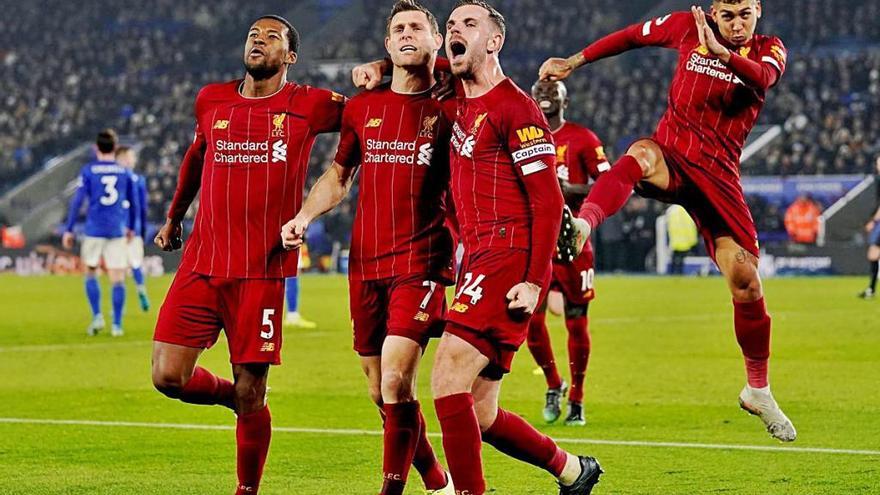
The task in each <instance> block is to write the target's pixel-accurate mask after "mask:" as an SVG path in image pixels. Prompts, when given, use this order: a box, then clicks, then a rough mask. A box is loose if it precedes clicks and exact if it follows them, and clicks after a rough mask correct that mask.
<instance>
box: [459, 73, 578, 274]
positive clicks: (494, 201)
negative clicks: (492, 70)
mask: <svg viewBox="0 0 880 495" xmlns="http://www.w3.org/2000/svg"><path fill="white" fill-rule="evenodd" d="M455 110H456V117H455V123H454V124H453V128H452V139H451V142H452V147H453V150H452V152H451V156H452V159H451V170H452V194H453V198H454V201H455V209H456V213H457V218H458V223H459V226H460V231H461V238H462V242H463V243H464V247H465V251H466V253H473V252H476V251H481V250H486V249H493V248H520V249H525V250H528V251H529V252H530V256H529V267H528V273H524V274H523V277H524V280H526V281H529V282H532V283H536V284H539V285H540V284H541V283H542V281H543V280H544V278H545V276H546V274H547V273H548V272H549V269H550V258H551V256H552V253H553V249H554V248H555V246H556V238H557V236H558V234H559V224H560V222H561V219H562V191H561V190H560V188H559V182H558V180H557V179H556V174H555V170H556V148H555V146H554V144H553V138H552V134H551V132H550V130H549V128H548V125H547V119H546V118H545V117H544V114H543V113H541V111H540V110H539V109H538V105H537V104H536V103H535V101H534V100H533V99H532V98H531V97H530V96H529V95H527V94H526V93H524V92H523V91H522V90H520V89H519V88H518V87H517V86H516V85H515V84H514V83H513V81H511V80H510V79H505V80H504V81H503V82H501V83H500V84H498V85H497V86H495V87H494V88H493V89H491V90H490V91H489V92H488V93H486V94H485V95H482V96H480V97H477V98H459V99H458V100H457V107H456V109H455Z"/></svg>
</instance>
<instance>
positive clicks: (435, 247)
mask: <svg viewBox="0 0 880 495" xmlns="http://www.w3.org/2000/svg"><path fill="white" fill-rule="evenodd" d="M449 131H450V124H449V121H448V119H447V118H446V116H445V115H444V112H443V108H442V104H441V103H438V102H437V101H436V100H434V99H433V98H431V92H430V91H427V92H424V93H420V94H399V93H395V92H394V91H392V90H391V87H390V84H386V85H383V86H381V87H379V88H377V89H376V90H373V91H365V92H363V93H361V94H359V95H357V96H355V97H354V98H352V99H351V101H350V102H349V103H348V105H347V106H346V109H345V112H344V113H343V116H342V130H341V134H340V140H339V148H338V150H337V153H336V163H338V164H340V165H342V166H344V167H358V166H359V167H360V172H359V174H360V178H359V189H358V204H357V212H356V213H355V220H354V227H353V231H352V239H351V250H350V251H349V252H350V259H349V276H350V277H351V278H352V279H355V280H377V279H383V278H389V277H396V276H400V275H408V274H414V273H424V274H426V275H427V276H429V277H435V278H437V279H438V281H441V282H446V283H449V282H451V281H452V278H453V268H452V253H453V247H452V236H451V234H450V232H449V229H448V228H446V225H445V221H446V201H447V191H448V189H449Z"/></svg>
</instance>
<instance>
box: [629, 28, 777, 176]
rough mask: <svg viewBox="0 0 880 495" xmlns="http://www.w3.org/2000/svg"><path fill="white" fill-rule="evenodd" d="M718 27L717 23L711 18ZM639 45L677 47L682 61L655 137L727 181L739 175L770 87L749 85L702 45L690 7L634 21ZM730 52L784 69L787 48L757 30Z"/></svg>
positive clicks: (633, 30) (677, 68)
mask: <svg viewBox="0 0 880 495" xmlns="http://www.w3.org/2000/svg"><path fill="white" fill-rule="evenodd" d="M709 22H710V25H711V26H713V28H714V29H715V31H716V38H717V39H718V40H720V41H722V42H724V41H723V38H721V36H720V35H718V34H717V27H716V26H715V25H714V23H712V21H711V20H709ZM628 30H630V31H632V36H633V39H634V41H635V42H636V43H637V44H638V45H639V46H662V47H666V48H671V49H674V50H677V51H678V54H679V56H678V66H677V67H676V69H675V76H674V78H673V80H672V84H671V86H670V88H669V106H668V109H667V110H666V113H665V114H664V115H663V118H662V119H661V120H660V123H659V124H658V125H657V130H656V131H655V133H654V136H653V139H654V140H656V141H657V142H658V143H660V144H661V145H664V146H666V147H668V148H670V149H673V150H675V151H677V152H678V153H679V154H680V155H682V156H683V157H684V158H686V159H687V160H688V161H689V162H690V163H694V164H699V165H700V166H701V167H703V168H705V169H706V170H707V171H708V172H710V173H713V174H717V175H719V176H721V177H724V178H726V179H727V180H731V181H732V180H738V179H739V161H740V155H742V150H743V146H744V144H745V141H746V138H747V137H748V135H749V133H750V132H751V130H752V128H753V127H754V125H755V122H756V121H757V120H758V114H759V113H760V112H761V109H762V108H763V107H764V99H765V97H766V91H764V90H761V89H756V88H752V87H749V86H748V85H746V84H745V83H744V82H743V81H742V80H741V79H740V78H739V77H737V76H736V75H734V73H733V72H732V71H731V69H730V68H729V67H727V66H726V65H724V63H722V62H721V60H719V59H718V58H717V57H715V56H714V55H711V54H710V53H709V51H708V49H707V48H706V47H703V46H701V45H700V39H699V35H698V33H697V25H696V22H695V21H694V16H693V14H691V13H690V12H676V13H673V14H669V15H666V16H663V17H660V18H657V19H653V20H650V21H647V22H645V23H643V24H638V25H635V26H631V27H630V28H628ZM728 48H730V49H731V51H733V52H735V53H737V54H738V55H740V56H742V57H745V58H748V59H750V60H752V61H755V62H759V63H762V64H769V65H770V66H772V67H773V68H774V69H775V70H777V71H778V72H779V77H781V76H782V74H783V73H784V72H785V63H786V56H787V54H786V50H785V46H784V45H783V44H782V41H780V40H779V38H776V37H774V36H764V35H760V34H756V35H754V36H753V38H752V40H751V41H750V42H749V43H748V44H747V45H746V46H743V47H740V48H734V47H732V46H728Z"/></svg>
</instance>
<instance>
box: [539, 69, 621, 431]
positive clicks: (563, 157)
mask: <svg viewBox="0 0 880 495" xmlns="http://www.w3.org/2000/svg"><path fill="white" fill-rule="evenodd" d="M532 98H534V99H535V101H536V102H537V103H538V107H540V109H541V111H542V112H544V116H545V117H546V118H547V122H548V123H549V125H550V129H551V130H552V131H553V140H554V141H555V142H556V175H557V176H558V178H559V182H560V185H561V186H562V193H563V196H564V197H565V202H566V204H567V205H568V206H569V207H570V208H572V209H573V210H574V211H577V209H578V208H579V207H580V204H581V203H582V202H583V199H584V198H585V197H586V194H587V192H589V188H590V186H589V183H590V180H591V179H592V180H596V179H597V178H598V177H599V175H600V174H602V173H603V172H607V171H608V170H609V169H610V168H611V166H610V165H609V164H608V160H607V159H606V157H605V149H604V146H603V145H602V142H601V141H600V140H599V138H598V136H596V134H595V133H594V132H593V131H591V130H590V129H587V128H586V127H582V126H579V125H577V124H575V123H572V122H568V121H566V120H565V109H566V108H567V107H568V103H569V100H568V90H567V89H566V87H565V84H563V83H562V82H559V81H538V82H536V83H535V84H534V85H533V86H532ZM594 273H595V272H594V269H593V249H592V247H591V245H590V243H589V242H588V243H586V244H584V250H583V251H582V252H581V254H580V255H578V256H577V258H575V260H574V261H572V262H564V261H561V260H560V259H559V258H558V257H554V259H553V278H552V280H551V282H550V290H556V291H559V292H561V293H562V296H563V300H564V308H565V309H564V312H565V327H566V328H567V329H568V365H569V370H570V372H571V392H570V393H569V395H568V415H567V416H566V418H565V424H566V425H569V426H583V425H584V424H586V420H585V419H584V408H583V399H584V378H585V376H586V373H587V363H588V362H589V359H590V331H589V329H588V325H589V320H588V315H587V312H588V310H589V307H590V301H592V300H593V298H594V297H595V290H594V289H593V277H594ZM528 345H529V350H530V351H531V353H532V356H533V357H534V358H535V361H536V362H537V363H538V366H540V367H541V369H542V370H543V371H544V377H545V378H546V380H547V394H546V396H545V405H544V411H543V415H544V420H545V421H547V422H548V423H553V422H555V421H556V420H557V419H559V416H560V415H561V413H562V404H561V402H562V399H563V398H564V397H565V394H566V392H567V388H568V385H567V384H566V383H565V381H564V380H562V379H561V378H560V376H559V371H558V370H557V368H556V361H555V359H554V357H553V347H552V345H551V343H550V335H549V333H548V331H547V304H546V303H545V304H542V305H540V306H539V307H538V309H537V310H536V311H535V314H534V316H532V319H531V320H530V321H529V335H528Z"/></svg>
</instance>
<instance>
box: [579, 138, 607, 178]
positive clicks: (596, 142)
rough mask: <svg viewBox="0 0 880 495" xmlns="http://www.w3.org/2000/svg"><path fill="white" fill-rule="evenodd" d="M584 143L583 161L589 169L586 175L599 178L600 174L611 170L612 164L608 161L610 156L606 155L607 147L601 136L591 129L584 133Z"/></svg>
mask: <svg viewBox="0 0 880 495" xmlns="http://www.w3.org/2000/svg"><path fill="white" fill-rule="evenodd" d="M583 144H584V147H583V155H584V157H583V160H584V161H583V163H584V164H585V165H586V169H587V170H586V174H585V175H584V177H590V178H591V179H593V180H597V179H598V178H599V176H600V175H602V174H604V173H605V172H607V171H609V170H611V164H610V163H608V157H607V156H605V147H604V146H602V141H601V140H600V139H599V136H597V135H596V134H595V133H594V132H592V131H590V130H587V131H586V133H584V143H583Z"/></svg>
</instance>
